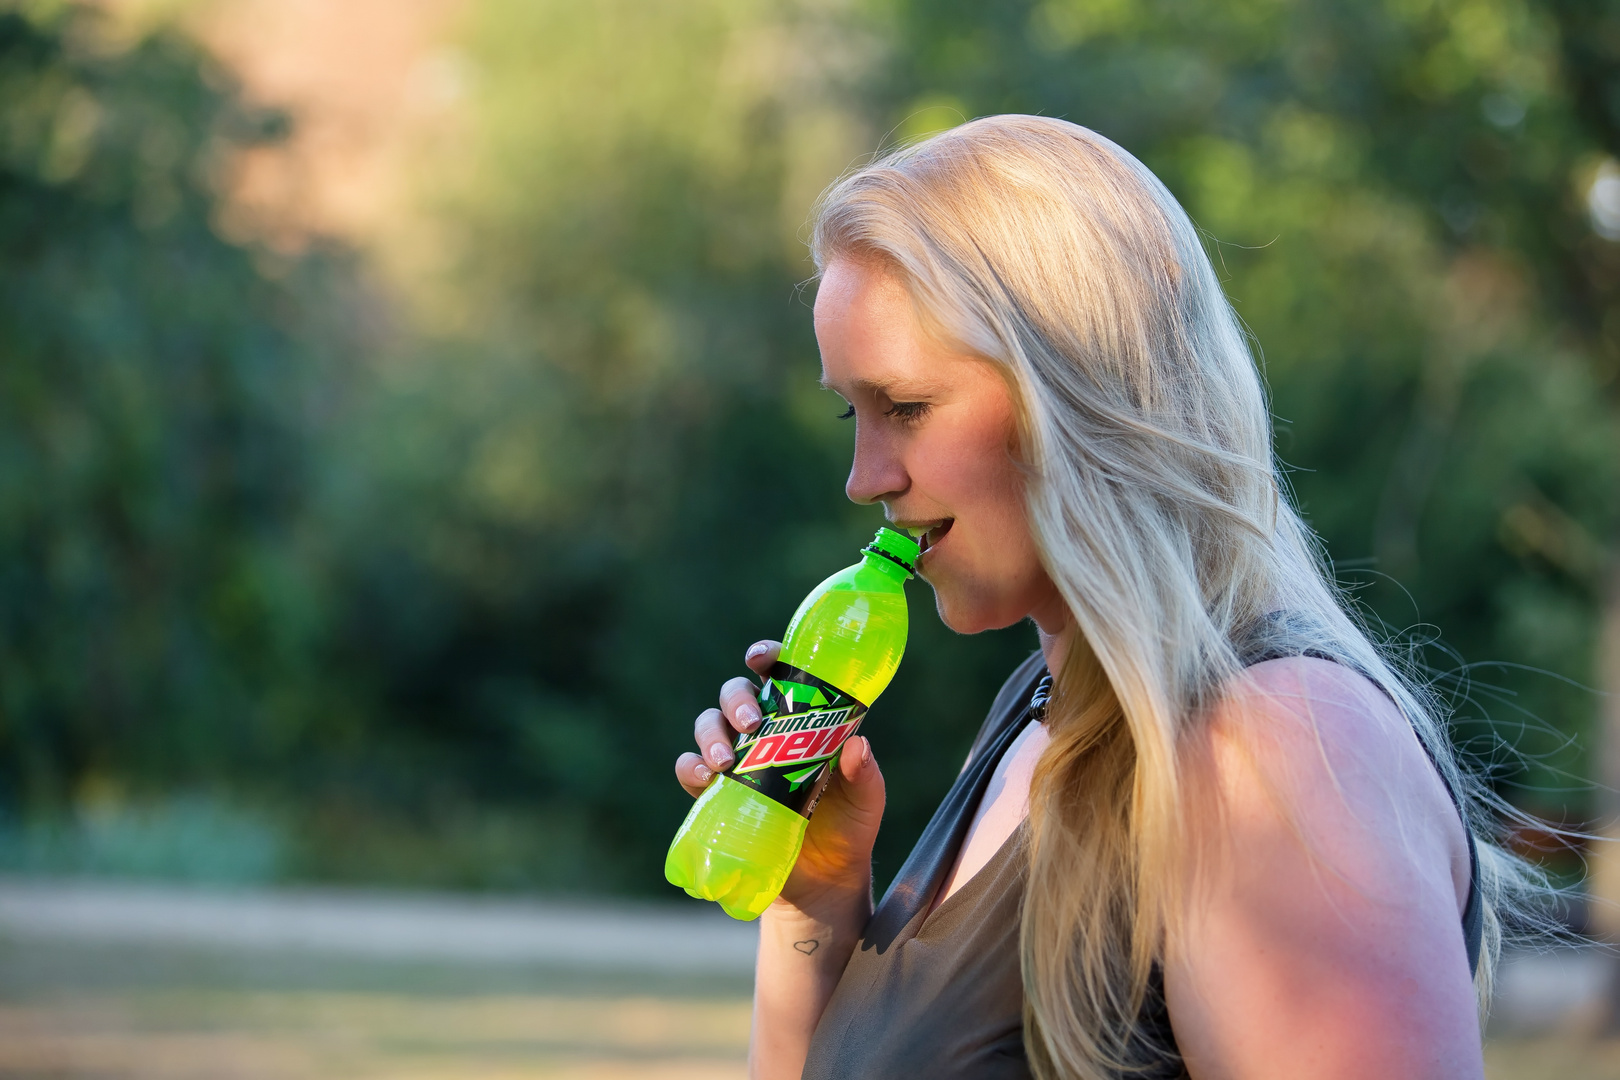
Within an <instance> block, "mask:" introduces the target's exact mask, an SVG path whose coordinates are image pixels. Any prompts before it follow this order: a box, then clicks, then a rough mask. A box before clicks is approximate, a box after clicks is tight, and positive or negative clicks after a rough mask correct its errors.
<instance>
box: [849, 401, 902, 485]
mask: <svg viewBox="0 0 1620 1080" xmlns="http://www.w3.org/2000/svg"><path fill="white" fill-rule="evenodd" d="M910 487H911V477H910V476H909V475H908V474H907V472H906V468H905V464H904V463H903V462H902V461H901V460H900V455H899V453H898V448H897V447H895V446H894V445H893V444H892V443H891V442H890V440H888V439H885V438H883V436H882V433H880V432H874V431H872V430H871V428H870V427H869V426H868V425H866V424H863V423H861V422H860V420H859V419H857V420H856V421H855V457H854V460H852V461H851V462H850V463H849V479H848V480H847V481H845V483H844V494H845V495H847V496H849V501H850V502H853V503H859V504H861V505H862V506H869V505H871V504H872V503H876V502H888V501H890V500H891V499H896V498H899V497H900V496H901V495H903V494H905V493H906V490H907V489H908V488H910Z"/></svg>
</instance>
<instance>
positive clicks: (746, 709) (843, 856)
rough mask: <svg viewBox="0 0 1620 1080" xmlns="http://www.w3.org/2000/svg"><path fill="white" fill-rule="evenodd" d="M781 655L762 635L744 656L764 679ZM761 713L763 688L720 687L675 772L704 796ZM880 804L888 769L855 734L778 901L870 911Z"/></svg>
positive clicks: (808, 909)
mask: <svg viewBox="0 0 1620 1080" xmlns="http://www.w3.org/2000/svg"><path fill="white" fill-rule="evenodd" d="M781 653H782V643H781V642H779V641H758V642H755V643H754V644H753V645H750V646H749V647H748V653H747V655H746V656H745V657H744V662H745V663H746V664H747V665H748V666H749V668H751V669H752V670H753V671H754V672H756V673H757V674H759V675H760V676H761V677H765V676H767V675H768V674H769V673H770V670H771V665H772V664H774V663H776V659H777V657H778V656H780V655H781ZM762 718H763V714H762V713H761V711H760V707H759V688H758V687H756V686H755V685H754V683H753V682H752V681H750V680H749V679H746V678H742V677H738V678H735V679H731V680H730V681H728V682H727V683H726V684H725V685H724V686H722V687H721V688H720V707H719V708H717V709H706V710H704V711H703V713H702V714H700V715H699V716H698V718H697V722H696V723H695V724H694V725H693V737H694V738H695V739H696V740H697V745H698V749H699V752H698V753H686V754H682V755H681V756H680V758H679V759H677V760H676V762H675V778H676V779H677V780H679V781H680V784H681V786H682V787H683V788H685V789H686V791H687V793H688V794H690V795H692V796H694V797H696V796H698V795H701V794H702V793H703V789H704V788H706V787H708V786H709V784H710V783H712V782H713V780H714V776H715V774H716V773H720V772H723V771H725V770H726V769H729V768H730V767H731V766H732V765H733V764H735V763H736V760H737V755H736V752H735V751H734V750H733V749H732V747H733V744H734V743H735V741H736V737H737V735H738V734H745V735H746V734H749V733H751V732H753V731H756V730H758V728H759V725H760V722H761V720H762ZM883 803H884V787H883V773H882V772H881V771H880V770H879V769H878V766H877V761H876V759H875V758H873V756H872V745H871V743H870V742H868V741H867V740H866V739H864V738H862V737H861V736H859V735H857V736H854V737H852V738H850V739H849V740H848V741H847V742H845V743H844V747H843V750H842V752H841V753H840V754H839V758H838V764H837V767H836V768H835V769H834V770H833V775H832V776H831V777H830V778H829V779H828V783H827V787H826V790H825V791H823V792H822V796H821V802H820V803H818V804H817V806H816V812H815V816H813V817H812V818H811V819H810V825H809V828H808V830H807V831H806V833H805V837H804V847H803V848H802V849H801V850H800V852H799V861H798V862H797V863H796V864H795V865H794V867H793V872H792V873H791V874H790V875H789V876H788V880H787V884H786V885H785V886H784V887H783V889H782V895H781V898H780V899H779V900H778V901H777V905H778V906H787V907H791V908H795V909H797V910H799V911H800V912H803V913H804V914H807V915H811V916H813V917H816V918H818V919H822V920H830V921H836V922H842V921H844V919H846V918H848V916H847V915H846V914H844V912H846V911H847V910H848V909H849V908H850V907H851V906H852V904H853V906H855V907H864V908H865V912H866V914H870V903H871V888H872V845H873V843H874V842H875V841H876V840H877V833H878V826H879V824H880V823H881V822H882V820H883ZM861 921H862V922H863V923H864V921H865V915H864V914H863V915H862V916H861Z"/></svg>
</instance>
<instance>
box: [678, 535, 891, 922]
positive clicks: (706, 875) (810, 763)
mask: <svg viewBox="0 0 1620 1080" xmlns="http://www.w3.org/2000/svg"><path fill="white" fill-rule="evenodd" d="M917 554H918V550H917V542H916V541H915V540H912V539H911V538H910V537H908V536H905V535H903V534H902V533H898V532H895V531H894V530H893V529H879V530H878V532H877V536H876V537H875V538H874V539H873V540H872V542H871V543H870V544H869V545H867V546H866V547H865V548H863V549H861V561H860V562H858V563H856V564H855V565H854V566H849V567H845V568H844V569H843V570H840V571H838V573H836V574H834V575H833V576H832V577H830V578H828V579H827V580H826V581H823V582H822V583H821V584H820V585H817V586H816V587H815V589H814V590H812V591H811V593H810V595H809V596H807V597H805V598H804V603H802V604H800V605H799V610H798V611H796V612H794V613H793V621H792V622H791V623H789V624H788V630H787V636H786V638H785V639H784V640H783V642H782V656H781V658H780V659H779V660H778V661H777V662H776V664H775V666H774V667H772V668H771V672H770V676H769V678H767V680H766V682H765V686H764V689H763V690H761V691H760V701H759V703H760V710H761V712H763V713H764V720H763V722H762V723H761V724H760V725H759V727H758V728H756V729H755V730H754V731H753V732H752V733H750V734H748V735H744V736H743V737H742V738H741V739H739V740H738V742H737V760H736V763H735V764H733V765H732V767H731V768H729V769H727V770H726V771H725V772H724V773H722V774H721V775H719V776H717V777H715V779H714V781H713V782H712V783H711V784H710V785H709V786H708V788H707V789H706V790H705V791H704V792H703V794H702V795H701V796H699V798H698V800H697V802H696V803H694V804H693V805H692V810H691V812H690V813H688V814H687V815H686V820H685V821H684V822H682V824H681V827H680V831H678V832H677V833H676V834H675V841H674V842H673V843H672V844H670V846H669V856H668V857H667V858H666V859H665V860H664V876H665V877H667V878H668V879H669V880H670V883H671V884H674V885H679V886H680V887H681V888H683V889H685V890H686V891H687V892H689V893H691V894H692V895H693V896H695V897H697V898H699V899H700V900H718V901H719V902H720V906H721V907H722V908H724V909H725V912H726V914H727V915H730V916H731V917H732V918H734V919H757V918H758V917H759V915H760V913H761V912H763V911H764V910H765V908H766V907H767V906H769V904H770V902H771V901H772V900H775V899H776V896H777V894H778V893H780V892H781V891H782V886H783V885H784V884H785V883H786V882H787V877H788V873H789V871H791V870H792V869H793V864H794V863H795V862H796V861H797V860H798V858H799V846H800V845H801V844H803V843H804V830H805V825H806V823H807V822H808V821H809V819H810V814H811V812H812V811H813V810H815V808H816V801H817V800H818V799H820V798H821V791H822V788H824V787H825V786H826V784H827V780H828V778H829V777H830V776H831V775H832V770H833V769H834V768H835V767H836V766H837V763H838V751H839V748H840V747H841V746H842V745H843V743H844V740H845V739H847V738H849V737H850V736H851V735H853V734H855V729H856V728H857V727H859V726H860V723H861V717H863V716H864V715H865V714H866V708H867V706H868V705H870V704H872V702H874V701H876V700H877V696H878V695H879V694H881V693H883V691H884V689H885V688H886V687H887V686H888V685H889V680H890V679H892V678H894V673H895V670H896V669H897V668H899V666H900V657H901V655H902V654H903V653H904V652H905V650H906V594H905V589H904V585H905V583H906V582H907V581H908V580H909V579H910V578H911V576H912V575H913V574H915V573H916V567H917Z"/></svg>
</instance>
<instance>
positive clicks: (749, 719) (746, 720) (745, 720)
mask: <svg viewBox="0 0 1620 1080" xmlns="http://www.w3.org/2000/svg"><path fill="white" fill-rule="evenodd" d="M761 719H763V717H761V716H760V714H759V706H758V705H750V704H747V703H744V704H742V705H739V706H737V723H739V724H741V725H742V726H743V728H744V729H745V730H747V731H752V730H754V728H755V727H757V726H758V725H759V722H760V720H761Z"/></svg>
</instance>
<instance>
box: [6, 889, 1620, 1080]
mask: <svg viewBox="0 0 1620 1080" xmlns="http://www.w3.org/2000/svg"><path fill="white" fill-rule="evenodd" d="M754 940H755V929H754V927H753V926H751V925H748V924H740V923H734V922H732V921H731V920H729V919H726V918H725V917H724V916H723V915H720V914H719V913H718V912H717V911H715V910H713V909H712V908H709V907H706V906H702V905H696V904H694V905H692V906H691V907H690V908H685V907H684V906H666V905H633V904H625V903H621V902H606V901H604V902H599V903H584V902H569V903H563V902H556V903H541V902H520V901H510V900H482V899H476V898H465V897H448V896H432V895H427V896H424V895H400V894H393V893H382V892H354V891H338V890H275V891H234V892H223V891H203V890H192V889H185V888H176V887H160V886H144V885H127V884H116V883H104V882H102V883H92V882H80V883H70V882H39V881H26V880H5V879H0V1078H5V1080H44V1078H46V1077H51V1078H57V1080H63V1078H70V1080H80V1078H84V1080H89V1078H96V1080H125V1078H128V1080H135V1078H140V1080H170V1078H183V1080H193V1078H195V1080H202V1078H209V1080H213V1078H237V1077H240V1078H247V1080H328V1078H332V1080H335V1078H339V1077H342V1078H349V1077H355V1078H366V1080H369V1078H377V1080H382V1078H388V1080H440V1078H443V1080H450V1078H452V1077H454V1078H458V1080H459V1078H490V1080H531V1078H534V1080H539V1078H563V1080H576V1078H577V1080H617V1078H620V1077H623V1078H630V1077H636V1078H650V1080H687V1078H693V1080H696V1078H700V1077H701V1078H702V1080H731V1078H740V1077H742V1076H743V1075H744V1074H745V1068H744V1054H745V1051H746V1047H747V1040H748V1011H749V995H750V992H751V989H752V987H751V968H752V958H753V950H754ZM1603 977H1604V971H1603V962H1602V958H1601V957H1599V956H1598V955H1596V954H1595V953H1592V952H1590V951H1580V950H1560V951H1556V952H1548V953H1539V954H1529V955H1522V956H1515V957H1512V958H1510V959H1509V960H1508V961H1507V962H1506V963H1505V964H1504V966H1503V968H1502V970H1501V975H1500V982H1499V987H1500V989H1499V993H1498V996H1497V1001H1496V1007H1495V1010H1494V1012H1493V1016H1492V1022H1491V1040H1490V1042H1489V1044H1488V1047H1487V1062H1488V1076H1489V1078H1490V1080H1620V1041H1616V1040H1601V1039H1594V1038H1591V1037H1588V1036H1586V1035H1584V1034H1583V1032H1584V1031H1586V1030H1588V1029H1589V1028H1590V1026H1591V1020H1592V1017H1593V1016H1594V1015H1595V1010H1596V1004H1597V997H1598V995H1599V994H1600V992H1601V988H1602V980H1603Z"/></svg>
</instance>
